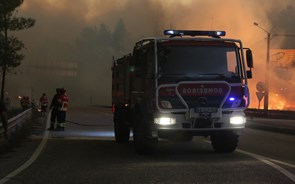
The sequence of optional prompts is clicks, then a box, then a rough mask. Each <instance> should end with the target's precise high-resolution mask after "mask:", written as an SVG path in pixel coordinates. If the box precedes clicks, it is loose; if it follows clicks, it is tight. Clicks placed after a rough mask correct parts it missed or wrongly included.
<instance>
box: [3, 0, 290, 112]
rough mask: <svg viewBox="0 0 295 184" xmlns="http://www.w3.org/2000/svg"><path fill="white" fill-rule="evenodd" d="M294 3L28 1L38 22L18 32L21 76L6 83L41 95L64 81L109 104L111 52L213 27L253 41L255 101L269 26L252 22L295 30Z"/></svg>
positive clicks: (88, 99) (86, 98) (83, 97)
mask: <svg viewBox="0 0 295 184" xmlns="http://www.w3.org/2000/svg"><path fill="white" fill-rule="evenodd" d="M262 5H263V6H262ZM294 8H295V3H294V1H293V0H286V1H283V2H278V1H276V0H270V1H269V0H259V1H256V0H249V1H243V0H229V1H226V2H224V1H223V2H222V3H220V1H217V0H208V1H201V0H182V1H178V0H169V2H166V1H165V2H163V1H161V0H140V1H133V0H120V1H119V0H108V1H104V0H75V1H72V0H63V1H59V0H43V1H39V0H25V2H24V4H23V5H22V7H21V8H20V9H19V11H18V15H19V16H26V17H32V18H35V19H36V21H37V22H36V25H35V27H33V28H31V29H30V30H27V31H23V32H20V33H17V35H18V36H19V37H20V39H21V40H23V41H24V43H25V44H26V47H27V49H26V50H25V51H24V54H25V56H26V58H25V60H24V61H23V63H22V65H21V66H20V67H19V68H17V69H15V70H14V71H16V72H17V75H10V76H9V77H8V81H7V90H8V91H9V92H10V94H11V96H18V95H26V96H33V97H34V98H39V96H41V94H42V93H43V92H45V93H48V94H49V96H53V93H54V91H55V88H56V87H65V88H66V89H67V90H68V91H67V92H68V93H69V95H70V101H71V103H72V104H74V105H86V104H99V105H109V104H110V103H111V66H112V57H113V56H115V57H116V58H117V57H121V56H122V55H124V54H127V53H129V52H131V51H132V47H133V45H134V43H135V42H136V41H138V40H139V39H141V38H143V37H151V36H162V30H163V29H167V28H173V29H206V30H208V29H215V30H226V31H227V37H229V38H237V39H241V40H242V41H243V43H244V46H245V47H251V48H253V53H254V61H255V69H254V74H253V75H254V79H252V80H251V81H250V88H251V91H252V96H251V101H252V107H255V108H256V107H257V99H256V96H255V91H256V89H255V85H256V83H257V82H258V81H260V80H262V81H264V77H265V75H264V71H265V58H266V56H265V54H266V40H265V38H266V33H265V32H263V30H260V29H259V28H258V27H255V26H254V25H253V22H254V21H257V22H258V23H259V25H261V27H263V28H264V29H265V30H269V31H271V32H275V33H284V34H292V33H295V30H294V25H295V24H294V20H292V17H294ZM277 31H278V32H277ZM288 40H289V39H286V38H277V37H276V38H274V39H272V48H282V47H285V45H286V48H287V47H288V48H294V44H293V43H294V41H293V42H288V43H287V41H288ZM63 69H67V70H66V71H64V70H63ZM11 98H14V97H11ZM292 99H294V98H292Z"/></svg>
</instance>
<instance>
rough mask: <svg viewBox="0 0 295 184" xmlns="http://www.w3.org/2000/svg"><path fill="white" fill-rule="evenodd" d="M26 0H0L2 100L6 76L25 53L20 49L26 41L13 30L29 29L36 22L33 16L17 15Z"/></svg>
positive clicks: (19, 62) (17, 64)
mask: <svg viewBox="0 0 295 184" xmlns="http://www.w3.org/2000/svg"><path fill="white" fill-rule="evenodd" d="M23 2H24V0H0V67H1V68H2V85H1V100H2V101H3V100H4V89H5V77H6V72H7V70H8V69H10V68H15V67H17V66H19V65H20V64H21V61H22V60H23V59H24V55H23V54H21V53H20V51H21V50H22V49H23V48H24V47H25V45H24V43H23V42H22V41H20V40H18V38H17V37H16V36H14V35H13V34H11V32H15V31H21V30H24V29H28V28H30V27H32V26H34V24H35V20H34V19H32V18H24V17H16V16H15V14H16V12H17V10H16V9H17V8H18V7H19V6H21V5H22V3H23Z"/></svg>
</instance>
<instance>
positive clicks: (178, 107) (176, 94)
mask: <svg viewBox="0 0 295 184" xmlns="http://www.w3.org/2000/svg"><path fill="white" fill-rule="evenodd" d="M164 35H166V36H165V37H162V38H146V39H143V40H140V41H139V42H137V43H136V44H135V46H134V49H133V52H132V53H131V54H128V55H125V56H124V57H122V58H120V59H117V60H114V65H113V67H112V107H113V112H114V127H115V128H114V132H115V139H116V141H117V142H127V141H129V139H130V137H131V135H132V134H131V130H132V132H133V141H134V145H135V150H136V151H137V152H138V153H150V152H151V151H152V150H153V149H154V148H155V145H156V143H157V142H158V140H160V139H166V140H173V141H191V140H192V138H193V136H205V137H207V136H210V139H211V144H212V146H213V148H214V150H215V151H216V152H222V153H225V152H233V151H234V150H235V149H236V147H237V145H238V139H239V135H240V134H241V133H242V130H243V129H244V127H245V123H246V120H245V114H244V110H245V109H246V108H247V107H248V105H249V99H250V98H249V90H248V86H247V79H249V78H251V77H252V71H251V69H252V68H253V59H252V52H251V50H250V49H249V48H243V45H242V42H241V41H240V40H238V39H227V38H221V37H222V36H225V31H194V30H165V31H164Z"/></svg>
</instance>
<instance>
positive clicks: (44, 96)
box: [40, 93, 48, 116]
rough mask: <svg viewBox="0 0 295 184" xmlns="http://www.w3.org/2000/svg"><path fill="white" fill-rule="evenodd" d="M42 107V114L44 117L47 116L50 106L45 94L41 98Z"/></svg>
mask: <svg viewBox="0 0 295 184" xmlns="http://www.w3.org/2000/svg"><path fill="white" fill-rule="evenodd" d="M40 106H41V113H42V115H43V116H45V114H46V110H47V106H48V98H47V96H46V94H45V93H43V94H42V96H41V98H40Z"/></svg>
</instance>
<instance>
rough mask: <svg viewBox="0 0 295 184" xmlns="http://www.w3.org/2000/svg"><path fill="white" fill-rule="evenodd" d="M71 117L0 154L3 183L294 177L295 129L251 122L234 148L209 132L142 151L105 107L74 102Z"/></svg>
mask: <svg viewBox="0 0 295 184" xmlns="http://www.w3.org/2000/svg"><path fill="white" fill-rule="evenodd" d="M67 119H68V120H69V121H70V122H69V123H68V125H67V129H66V131H65V132H47V131H46V133H45V139H42V136H40V135H42V134H36V135H33V136H32V137H31V140H28V141H25V142H23V143H22V144H21V146H20V147H19V148H17V149H15V150H14V152H10V153H8V154H5V155H1V156H0V178H2V179H0V184H1V183H28V184H31V183H32V184H39V183H40V184H46V183H57V184H59V183H71V184H75V183H83V184H84V183H148V184H150V183H151V184H152V183H155V184H166V183H167V184H174V183H175V184H178V183H181V184H193V183H251V184H252V183H259V184H261V183H287V184H288V183H295V156H294V155H295V147H294V144H295V139H294V136H293V135H287V134H281V133H272V132H266V131H262V130H256V129H249V128H247V129H245V131H244V133H243V135H242V136H241V137H240V144H239V147H238V149H237V150H236V151H235V152H234V153H232V154H217V153H215V152H214V151H213V149H212V147H211V145H210V142H209V139H208V138H203V137H195V138H194V140H193V141H192V142H188V143H178V142H160V143H159V145H158V149H157V152H156V153H155V154H152V155H145V156H143V155H137V154H136V153H135V151H134V149H133V144H132V141H130V142H129V143H127V144H117V143H115V142H114V135H113V124H112V114H111V113H110V112H109V111H108V110H106V109H101V108H95V107H88V108H76V109H70V111H69V112H68V116H67ZM38 121H39V123H40V122H43V123H46V121H47V120H46V118H42V117H39V118H38ZM46 137H48V138H46ZM34 151H35V152H34Z"/></svg>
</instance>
